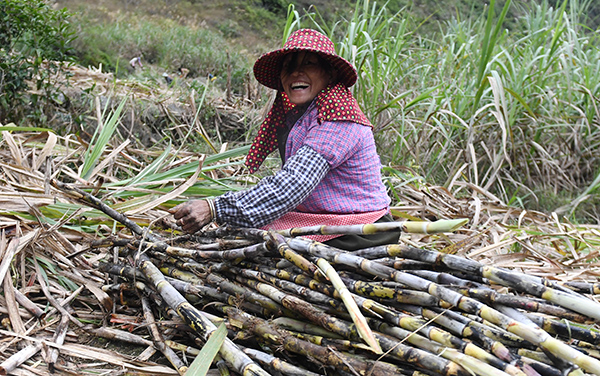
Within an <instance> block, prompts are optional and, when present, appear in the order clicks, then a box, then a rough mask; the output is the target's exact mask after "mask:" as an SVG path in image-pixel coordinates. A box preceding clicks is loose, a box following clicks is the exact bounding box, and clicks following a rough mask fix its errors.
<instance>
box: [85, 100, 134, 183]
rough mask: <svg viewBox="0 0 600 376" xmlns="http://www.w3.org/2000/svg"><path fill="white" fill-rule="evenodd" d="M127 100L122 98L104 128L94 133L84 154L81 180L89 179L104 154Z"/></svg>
mask: <svg viewBox="0 0 600 376" xmlns="http://www.w3.org/2000/svg"><path fill="white" fill-rule="evenodd" d="M127 99H128V97H125V98H123V100H122V101H121V103H120V104H119V106H118V107H117V109H116V110H115V111H114V112H113V113H112V115H111V117H110V118H109V119H108V121H107V122H106V124H105V125H104V127H102V130H101V131H100V133H97V132H96V133H94V137H93V139H92V143H90V148H89V149H88V150H87V151H86V153H85V160H84V162H83V166H82V167H81V177H82V178H84V179H89V178H90V175H91V173H92V170H93V169H94V167H95V166H96V164H97V163H98V160H99V159H100V157H101V156H102V153H103V152H104V149H105V148H106V145H107V144H108V141H109V140H110V139H111V137H112V136H113V134H114V133H115V131H116V129H117V126H118V125H119V120H120V117H121V112H122V111H123V107H124V106H125V103H126V102H127ZM96 131H97V130H96Z"/></svg>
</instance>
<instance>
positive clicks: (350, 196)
mask: <svg viewBox="0 0 600 376" xmlns="http://www.w3.org/2000/svg"><path fill="white" fill-rule="evenodd" d="M285 154H286V156H287V157H286V160H285V163H284V165H283V167H282V169H281V171H279V172H277V173H276V174H275V175H273V176H267V177H265V178H263V179H262V180H261V181H260V182H259V184H257V185H256V186H254V187H252V188H250V189H247V190H244V191H239V192H227V193H225V194H223V195H221V196H219V197H217V198H215V209H216V214H217V218H216V220H217V222H219V223H228V224H231V225H234V226H239V227H261V226H264V225H266V224H268V223H270V222H272V221H274V220H275V219H277V218H279V217H281V216H282V215H284V214H285V213H288V212H290V211H292V210H297V211H302V212H310V213H339V214H351V213H365V212H373V211H378V210H381V209H384V208H387V207H388V206H389V203H390V199H389V197H388V196H387V193H386V190H385V186H384V185H383V183H382V181H381V172H380V170H381V162H380V160H379V156H378V155H377V151H376V149H375V141H374V139H373V132H372V131H371V128H370V127H368V126H364V125H361V124H357V123H353V122H347V121H331V122H327V121H326V122H323V123H319V121H318V120H317V107H316V106H315V104H314V103H312V104H311V105H310V106H309V108H308V109H307V110H306V112H305V113H304V114H303V115H302V116H301V117H300V119H298V121H296V123H295V124H294V125H293V127H292V129H291V130H290V133H289V136H288V139H287V144H286V153H285Z"/></svg>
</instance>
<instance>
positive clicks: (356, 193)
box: [172, 29, 400, 250]
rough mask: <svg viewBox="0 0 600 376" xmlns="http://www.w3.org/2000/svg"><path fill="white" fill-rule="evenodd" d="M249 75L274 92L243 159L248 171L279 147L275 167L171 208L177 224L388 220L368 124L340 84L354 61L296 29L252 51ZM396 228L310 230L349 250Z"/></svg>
mask: <svg viewBox="0 0 600 376" xmlns="http://www.w3.org/2000/svg"><path fill="white" fill-rule="evenodd" d="M254 75H255V77H256V79H257V80H258V82H260V83H261V84H263V85H265V86H267V87H269V88H272V89H275V90H277V95H276V99H275V102H274V104H273V107H272V108H271V111H270V112H269V114H268V115H267V117H266V118H265V120H264V121H263V123H262V125H261V127H260V130H259V133H258V135H257V136H256V138H255V140H254V142H253V144H252V146H251V148H250V152H249V154H248V157H247V159H246V165H247V166H248V167H249V169H250V171H251V172H254V171H256V170H257V169H258V168H259V167H260V165H261V164H262V162H263V161H264V159H265V158H266V157H267V155H268V154H270V153H271V152H273V151H275V150H276V149H279V153H280V156H281V160H282V162H283V167H282V169H281V170H280V171H279V172H277V173H276V174H275V175H273V176H269V177H266V178H264V179H262V180H261V181H260V183H259V184H257V185H256V186H255V187H253V188H251V189H248V190H245V191H241V192H228V193H226V194H224V195H222V196H219V197H217V198H215V199H214V200H195V201H189V202H187V203H184V204H181V205H179V206H177V207H175V208H173V210H172V213H173V214H174V216H175V219H177V224H178V225H179V226H181V227H182V229H183V230H184V231H187V232H195V231H198V230H200V229H201V228H202V226H204V225H205V224H207V223H208V222H210V221H213V220H214V221H216V222H217V223H219V224H225V223H226V224H230V225H233V226H239V227H263V228H267V229H275V230H279V229H287V228H291V227H302V226H313V225H352V224H363V223H372V222H376V221H377V222H380V221H392V220H393V219H392V217H391V216H390V214H389V203H390V199H389V197H388V196H387V194H386V190H385V187H384V185H383V183H382V181H381V172H380V170H381V162H380V160H379V156H378V155H377V151H376V149H375V142H374V139H373V133H372V126H371V123H370V122H369V120H368V119H367V118H366V116H365V115H364V114H363V112H362V111H361V109H360V108H359V106H358V103H357V102H356V100H355V99H354V97H353V96H352V93H351V92H350V90H349V89H348V88H349V87H350V86H352V85H354V83H355V82H356V79H357V73H356V69H355V68H354V67H353V66H352V64H350V63H349V62H348V61H347V60H345V59H343V58H342V57H340V56H338V55H337V54H336V53H335V49H334V45H333V42H332V41H331V40H330V39H329V38H327V37H326V36H325V35H323V34H321V33H319V32H317V31H315V30H311V29H302V30H298V31H296V32H295V33H293V34H292V35H290V37H289V39H288V40H287V42H286V44H285V45H284V47H283V48H281V49H278V50H275V51H272V52H269V53H267V54H265V55H263V56H261V57H260V58H259V59H258V60H257V61H256V63H255V64H254ZM399 235H400V234H399V232H394V233H387V234H376V235H366V236H362V235H344V236H339V237H336V236H322V235H319V236H314V238H315V239H316V240H319V241H323V242H327V243H328V244H329V245H332V246H335V247H338V248H342V249H347V250H354V249H360V248H366V247H372V246H375V245H379V244H391V243H396V242H397V241H398V237H399Z"/></svg>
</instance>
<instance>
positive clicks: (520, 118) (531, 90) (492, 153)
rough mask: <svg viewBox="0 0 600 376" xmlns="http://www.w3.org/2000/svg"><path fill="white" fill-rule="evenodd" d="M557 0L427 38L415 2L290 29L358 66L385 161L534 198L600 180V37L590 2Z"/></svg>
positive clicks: (312, 19)
mask: <svg viewBox="0 0 600 376" xmlns="http://www.w3.org/2000/svg"><path fill="white" fill-rule="evenodd" d="M560 4H561V7H560V8H559V9H554V8H552V7H550V6H549V4H548V3H547V2H546V1H541V2H540V4H539V5H535V4H533V5H530V7H529V8H524V7H521V8H517V9H515V10H513V13H511V11H510V9H509V8H510V7H511V6H512V5H511V2H510V1H506V2H504V6H503V7H502V8H500V9H498V8H497V7H495V8H486V9H484V11H483V12H482V14H481V15H480V16H479V17H473V18H466V19H464V20H460V19H454V20H451V21H449V22H447V23H446V24H444V25H441V26H440V30H441V31H440V33H439V34H432V35H430V36H429V37H427V38H426V37H424V36H423V35H419V34H418V33H417V31H418V28H419V25H415V24H413V23H412V20H411V18H410V16H409V15H407V14H406V12H403V11H400V12H396V13H391V12H390V11H389V10H388V9H387V8H386V6H385V5H378V4H376V3H370V2H369V1H368V0H364V1H360V2H358V3H357V5H356V9H355V13H354V16H353V17H352V18H350V19H349V20H347V21H344V20H342V21H338V22H336V23H333V24H329V23H327V22H325V21H324V20H323V18H322V17H320V15H319V14H318V13H313V14H309V15H305V16H299V15H298V13H294V12H291V13H290V17H289V19H288V24H287V27H286V29H285V30H284V33H283V35H284V36H285V35H288V34H289V33H290V32H291V31H292V30H295V29H297V28H300V27H314V28H317V29H319V30H321V31H323V32H324V33H325V34H327V35H329V36H330V37H331V38H332V39H333V40H334V41H335V42H336V50H337V51H338V52H339V53H340V54H341V55H342V56H344V57H345V58H346V59H348V60H350V61H351V62H352V63H354V64H355V66H356V67H357V69H358V71H359V76H360V79H359V82H358V84H357V85H356V86H355V87H354V88H353V90H354V93H355V96H356V97H357V99H358V101H359V103H360V104H361V107H362V108H363V110H364V111H365V112H366V113H367V116H368V117H369V118H370V119H371V121H372V122H373V123H374V125H375V130H376V132H377V134H376V138H377V140H378V143H379V151H380V154H381V156H382V158H383V161H384V163H385V164H387V165H389V166H391V167H393V169H394V170H399V169H400V166H402V167H403V168H409V169H410V170H411V171H414V174H415V175H416V176H421V177H423V178H424V179H425V180H426V181H428V182H432V183H436V184H441V185H445V186H446V187H448V188H452V189H459V188H458V187H460V186H461V185H460V184H464V183H465V182H468V183H470V184H475V185H477V186H479V187H481V188H482V189H483V190H487V191H490V192H492V193H493V194H495V195H497V196H498V197H499V198H500V199H501V200H502V201H504V202H505V203H508V204H516V205H519V204H526V205H527V206H530V207H532V206H534V205H535V202H536V201H537V197H536V195H537V194H545V195H546V194H548V192H557V191H561V190H566V191H571V192H577V190H578V187H588V189H587V190H585V191H584V192H582V194H583V195H587V194H588V193H594V192H597V189H596V187H597V185H598V184H597V182H596V180H595V178H596V177H597V176H598V173H597V171H598V170H599V168H600V155H599V154H598V153H597V152H596V151H595V150H597V145H598V143H599V142H600V132H599V131H598V130H599V129H600V128H599V127H598V124H599V120H598V119H600V113H599V112H598V108H600V106H598V97H599V96H600V85H598V82H600V65H599V64H598V61H599V60H600V49H599V48H598V47H599V44H598V42H599V40H598V38H597V37H596V36H595V35H594V34H591V33H590V34H588V33H586V29H584V28H583V27H582V25H581V23H580V18H581V15H583V14H585V13H586V12H585V8H582V7H584V6H585V2H581V3H579V2H577V1H571V2H569V3H568V6H567V3H566V2H565V1H563V2H561V3H560ZM577 4H579V5H577ZM491 6H494V2H492V3H491ZM514 13H519V14H522V16H521V17H520V18H519V19H509V20H507V19H506V17H508V15H509V14H514ZM505 21H510V23H511V25H513V26H515V27H514V28H511V29H507V28H505V26H504V23H505ZM392 180H393V179H392ZM596 194H597V193H596ZM574 197H577V193H576V194H575V195H574ZM535 206H537V205H535ZM545 209H546V210H553V209H554V208H545ZM567 209H568V208H567ZM567 209H564V208H563V210H567ZM597 215H598V214H597Z"/></svg>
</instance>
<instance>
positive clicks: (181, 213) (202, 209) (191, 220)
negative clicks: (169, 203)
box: [169, 200, 213, 234]
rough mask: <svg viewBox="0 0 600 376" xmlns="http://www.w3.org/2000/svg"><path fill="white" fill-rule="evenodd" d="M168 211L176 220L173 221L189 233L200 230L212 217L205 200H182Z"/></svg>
mask: <svg viewBox="0 0 600 376" xmlns="http://www.w3.org/2000/svg"><path fill="white" fill-rule="evenodd" d="M169 213H171V214H173V217H175V219H176V220H177V222H175V223H176V224H177V225H178V226H179V227H181V229H182V230H183V231H185V232H187V233H189V234H193V233H194V232H196V231H198V230H200V229H201V228H202V227H204V226H205V225H206V224H207V223H209V222H210V221H212V219H213V218H212V216H211V213H210V207H209V206H208V202H207V201H206V200H191V201H188V202H184V203H182V204H179V205H177V206H175V207H174V208H172V209H170V210H169Z"/></svg>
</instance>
